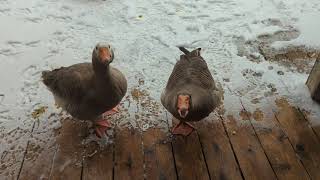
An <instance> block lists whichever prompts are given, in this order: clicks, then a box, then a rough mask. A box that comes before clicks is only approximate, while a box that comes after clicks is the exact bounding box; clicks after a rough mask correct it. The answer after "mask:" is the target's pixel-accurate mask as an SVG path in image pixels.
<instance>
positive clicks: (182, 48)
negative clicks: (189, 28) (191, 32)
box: [178, 47, 190, 55]
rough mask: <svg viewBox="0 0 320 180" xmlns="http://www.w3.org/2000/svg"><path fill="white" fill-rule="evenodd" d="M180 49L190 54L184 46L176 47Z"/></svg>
mask: <svg viewBox="0 0 320 180" xmlns="http://www.w3.org/2000/svg"><path fill="white" fill-rule="evenodd" d="M178 48H179V49H180V51H182V52H183V53H184V54H185V55H188V54H190V51H188V50H187V49H186V48H184V47H178Z"/></svg>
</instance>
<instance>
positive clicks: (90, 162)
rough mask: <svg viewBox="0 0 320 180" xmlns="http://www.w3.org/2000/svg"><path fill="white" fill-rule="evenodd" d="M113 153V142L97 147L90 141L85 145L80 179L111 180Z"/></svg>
mask: <svg viewBox="0 0 320 180" xmlns="http://www.w3.org/2000/svg"><path fill="white" fill-rule="evenodd" d="M113 153H114V152H113V144H108V145H106V147H99V145H97V144H96V143H90V144H89V146H86V154H87V155H86V157H85V159H84V162H83V174H82V179H83V180H91V179H95V180H112V177H113V155H114V154H113Z"/></svg>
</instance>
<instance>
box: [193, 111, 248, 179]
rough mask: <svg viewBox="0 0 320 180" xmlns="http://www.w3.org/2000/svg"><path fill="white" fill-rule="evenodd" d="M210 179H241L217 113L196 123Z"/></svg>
mask: <svg viewBox="0 0 320 180" xmlns="http://www.w3.org/2000/svg"><path fill="white" fill-rule="evenodd" d="M196 128H197V132H198V135H199V137H200V142H201V144H202V149H203V152H204V155H205V158H206V162H207V164H208V169H209V173H210V177H211V179H225V180H227V179H230V180H236V179H242V177H241V172H240V168H239V166H238V164H237V162H236V159H235V156H234V154H233V150H232V148H231V145H230V141H229V138H228V136H227V135H226V132H225V130H224V128H223V125H222V121H221V119H220V118H219V117H218V116H217V115H213V113H211V115H210V116H209V117H208V118H206V119H204V120H202V121H200V122H197V123H196Z"/></svg>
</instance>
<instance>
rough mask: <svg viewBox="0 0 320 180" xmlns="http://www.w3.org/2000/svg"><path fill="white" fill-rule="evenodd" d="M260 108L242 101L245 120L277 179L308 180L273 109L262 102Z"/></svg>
mask: <svg viewBox="0 0 320 180" xmlns="http://www.w3.org/2000/svg"><path fill="white" fill-rule="evenodd" d="M261 103H262V106H260V107H259V105H257V104H255V105H254V106H252V105H250V104H249V103H246V102H245V101H243V103H242V104H243V105H244V107H245V109H246V111H245V112H244V113H245V115H246V116H244V118H245V120H250V121H251V123H252V125H253V127H254V130H255V131H256V133H257V136H258V138H259V140H260V142H261V144H262V146H263V149H264V150H265V153H266V155H267V156H268V159H269V161H270V163H271V165H272V167H273V170H274V171H275V173H276V175H277V177H278V179H283V180H286V179H292V180H293V179H310V177H309V175H308V173H307V171H306V170H305V168H304V167H303V165H302V164H301V162H300V160H299V159H298V158H297V156H296V153H295V151H294V149H293V147H292V145H291V143H290V141H289V140H288V137H287V136H286V135H285V133H284V132H283V130H282V129H281V128H280V124H279V123H278V121H277V119H276V116H275V115H274V113H273V108H272V106H271V105H269V104H268V102H266V101H263V100H262V102H261Z"/></svg>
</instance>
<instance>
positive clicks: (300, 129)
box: [275, 99, 320, 179]
mask: <svg viewBox="0 0 320 180" xmlns="http://www.w3.org/2000/svg"><path fill="white" fill-rule="evenodd" d="M276 104H277V106H278V108H277V109H275V111H276V113H275V114H276V117H277V120H278V121H279V123H280V125H281V126H282V129H283V130H284V131H285V133H286V134H287V136H288V138H289V140H290V142H291V144H292V145H293V147H294V148H295V151H296V152H297V154H298V156H299V158H300V159H301V161H302V163H303V165H304V167H305V168H306V169H307V171H308V173H309V175H310V176H311V178H312V179H320V171H319V169H320V154H319V152H320V142H319V140H318V139H317V136H316V135H315V133H314V132H313V130H312V129H311V128H310V126H309V122H307V121H306V120H305V119H304V117H303V116H302V114H301V113H300V112H299V110H298V109H296V108H295V107H292V106H290V105H289V103H288V102H287V101H286V100H285V99H278V100H276Z"/></svg>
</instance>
